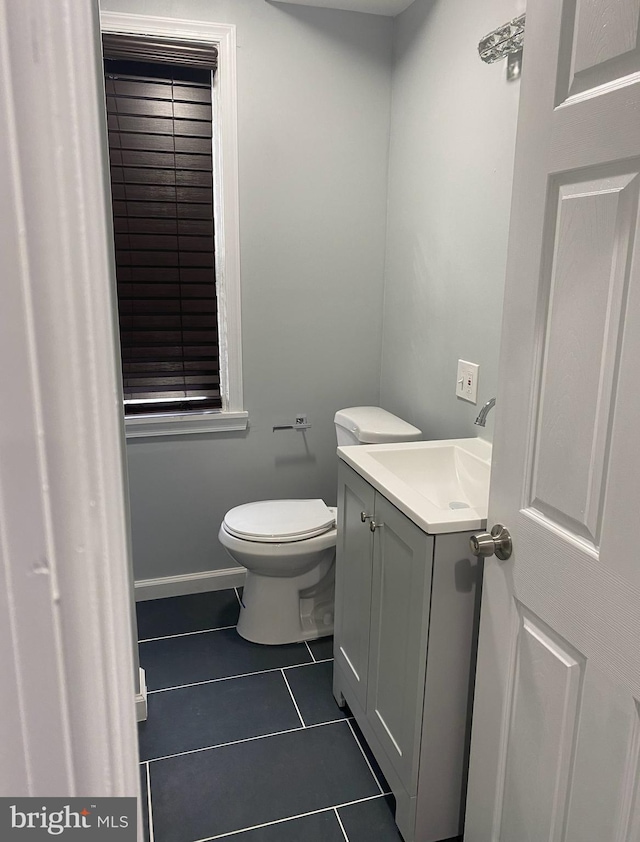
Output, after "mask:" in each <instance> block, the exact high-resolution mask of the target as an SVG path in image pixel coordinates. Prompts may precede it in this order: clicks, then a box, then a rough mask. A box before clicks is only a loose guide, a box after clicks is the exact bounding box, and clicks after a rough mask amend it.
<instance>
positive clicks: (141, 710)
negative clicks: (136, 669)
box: [136, 667, 147, 722]
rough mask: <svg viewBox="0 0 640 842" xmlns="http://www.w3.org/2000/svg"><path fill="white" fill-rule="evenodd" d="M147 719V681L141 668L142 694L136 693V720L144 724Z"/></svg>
mask: <svg viewBox="0 0 640 842" xmlns="http://www.w3.org/2000/svg"><path fill="white" fill-rule="evenodd" d="M146 718H147V679H146V677H145V673H144V670H143V669H142V667H140V692H139V693H136V719H137V720H138V722H144V721H145V720H146Z"/></svg>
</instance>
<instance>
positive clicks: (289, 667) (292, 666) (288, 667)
mask: <svg viewBox="0 0 640 842" xmlns="http://www.w3.org/2000/svg"><path fill="white" fill-rule="evenodd" d="M232 628H233V626H232ZM327 661H333V658H326V659H325V660H323V661H316V662H315V663H316V664H326V663H327ZM312 664H313V662H309V661H305V662H304V663H302V664H287V665H286V666H284V667H269V669H266V670H255V672H241V673H239V674H238V675H223V676H221V677H220V678H207V679H205V680H204V681H194V682H192V683H191V684H176V685H175V686H174V687H159V688H158V689H157V690H147V693H148V694H151V693H167V692H169V690H184V689H185V688H186V687H199V686H200V685H201V684H214V683H215V682H216V681H232V680H233V679H234V678H248V677H249V676H250V675H264V674H265V673H267V672H280V670H282V669H286V670H292V669H298V667H310V666H312Z"/></svg>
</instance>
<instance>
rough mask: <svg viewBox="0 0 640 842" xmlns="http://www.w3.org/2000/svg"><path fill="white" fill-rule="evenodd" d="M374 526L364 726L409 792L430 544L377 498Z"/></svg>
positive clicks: (424, 656) (426, 622)
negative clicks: (370, 731) (367, 679)
mask: <svg viewBox="0 0 640 842" xmlns="http://www.w3.org/2000/svg"><path fill="white" fill-rule="evenodd" d="M373 522H374V524H375V526H376V528H375V533H374V544H373V578H372V588H371V614H370V623H369V634H370V647H369V681H368V690H367V706H366V710H367V719H368V722H369V725H370V726H371V729H372V730H373V733H374V734H375V735H376V737H377V738H378V740H379V742H380V744H381V745H382V747H383V749H384V751H385V754H386V756H387V757H388V758H389V760H391V762H392V763H393V765H394V767H395V770H396V772H397V773H398V775H399V777H400V780H401V781H402V783H403V785H404V786H405V788H406V789H407V790H408V791H410V790H411V789H412V788H413V789H414V788H415V787H414V782H415V781H416V779H417V771H418V750H417V749H418V747H419V745H420V731H421V729H422V701H423V698H424V677H425V672H426V665H427V635H428V629H429V597H430V593H431V567H432V564H431V560H432V557H433V536H431V535H425V533H424V532H422V531H421V530H420V529H418V527H417V526H416V525H415V524H414V523H412V522H411V521H410V520H409V519H408V518H407V517H405V516H404V515H403V514H402V513H401V512H399V511H398V510H397V509H396V508H395V507H394V506H392V505H391V503H389V502H388V501H387V500H385V498H384V497H382V496H381V495H380V494H376V498H375V507H374V521H373ZM344 566H345V567H348V566H349V565H348V564H345V565H344Z"/></svg>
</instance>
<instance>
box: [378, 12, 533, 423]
mask: <svg viewBox="0 0 640 842" xmlns="http://www.w3.org/2000/svg"><path fill="white" fill-rule="evenodd" d="M522 11H524V3H523V2H522V0H483V2H482V3H470V2H469V0H431V2H427V0H416V2H415V3H414V4H413V5H412V6H410V7H409V8H408V9H407V10H406V11H405V12H403V14H402V15H400V16H398V17H397V18H396V19H395V24H396V25H395V32H394V67H393V92H392V114H391V143H390V162H389V216H388V229H387V253H386V267H385V305H384V332H383V363H382V375H381V400H382V404H383V405H384V406H385V407H386V408H387V409H389V410H391V411H393V412H397V413H398V414H399V415H401V416H403V417H405V418H406V419H407V420H408V421H411V422H413V423H414V424H416V425H417V426H418V427H420V428H421V429H422V430H423V431H424V433H425V437H426V438H433V439H439V438H453V437H461V436H475V435H477V434H478V433H479V432H480V428H478V427H475V426H474V424H473V420H474V419H475V417H476V414H477V411H478V407H476V406H474V405H473V404H470V403H466V402H464V401H462V400H460V399H458V398H456V396H455V382H456V367H457V361H458V359H459V358H461V359H465V360H469V361H471V362H476V363H479V364H480V377H479V392H478V406H479V405H480V404H481V403H483V402H484V401H485V400H487V399H488V398H490V397H491V396H492V395H495V392H496V379H497V361H498V345H499V341H500V323H501V315H502V294H503V286H504V272H505V264H506V251H507V235H508V225H509V206H510V195H511V179H512V169H513V156H514V146H515V130H516V118H517V108H518V96H519V87H520V85H519V83H518V82H507V81H506V78H505V62H504V61H502V62H498V63H496V64H494V65H486V64H483V63H482V62H481V61H480V59H479V57H478V53H477V44H478V41H479V40H480V38H481V37H482V36H483V35H485V34H487V32H489V31H491V30H492V29H494V28H495V27H497V26H500V25H501V24H502V23H505V22H506V21H508V20H510V19H511V18H512V17H515V16H516V15H517V14H519V13H520V12H522ZM490 418H491V416H490ZM483 435H489V436H490V435H491V424H488V425H487V428H486V431H485V432H484V433H483Z"/></svg>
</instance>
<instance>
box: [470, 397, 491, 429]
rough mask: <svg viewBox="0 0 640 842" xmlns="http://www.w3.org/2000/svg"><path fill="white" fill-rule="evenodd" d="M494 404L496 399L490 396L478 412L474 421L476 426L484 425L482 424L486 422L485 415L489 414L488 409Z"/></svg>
mask: <svg viewBox="0 0 640 842" xmlns="http://www.w3.org/2000/svg"><path fill="white" fill-rule="evenodd" d="M495 405H496V399H495V398H490V399H489V400H488V401H487V402H486V403H485V405H484V406H483V407H482V409H481V410H480V412H479V413H478V417H477V418H476V420H475V421H474V424H477V425H478V427H484V425H485V424H486V423H487V415H488V414H489V410H491V409H493V407H494V406H495Z"/></svg>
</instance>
